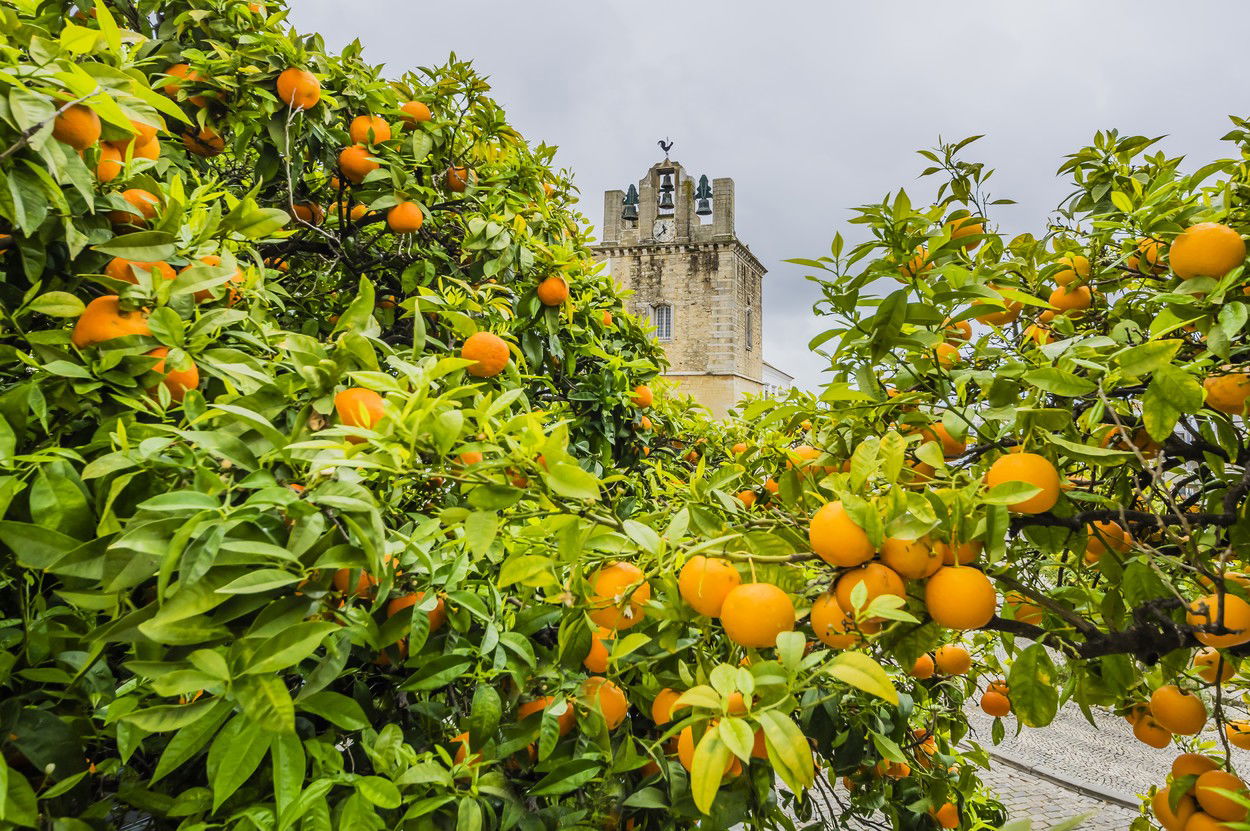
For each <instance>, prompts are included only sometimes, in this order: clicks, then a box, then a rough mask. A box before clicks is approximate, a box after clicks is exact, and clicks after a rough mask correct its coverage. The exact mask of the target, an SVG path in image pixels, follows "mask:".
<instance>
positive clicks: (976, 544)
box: [933, 540, 984, 566]
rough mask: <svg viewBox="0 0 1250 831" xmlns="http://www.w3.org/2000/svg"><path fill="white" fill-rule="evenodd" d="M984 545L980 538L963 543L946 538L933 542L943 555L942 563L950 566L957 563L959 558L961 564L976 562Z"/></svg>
mask: <svg viewBox="0 0 1250 831" xmlns="http://www.w3.org/2000/svg"><path fill="white" fill-rule="evenodd" d="M983 547H984V546H983V544H982V543H981V542H980V541H979V540H973V541H972V542H961V543H949V542H946V541H945V540H939V541H938V542H935V543H934V544H933V548H934V550H935V551H937V552H938V553H939V554H941V555H942V563H943V564H944V565H948V566H953V565H955V562H956V561H957V560H958V562H959V564H960V565H961V566H962V565H967V564H968V563H975V562H976V561H977V558H978V557H980V556H981V549H982V548H983Z"/></svg>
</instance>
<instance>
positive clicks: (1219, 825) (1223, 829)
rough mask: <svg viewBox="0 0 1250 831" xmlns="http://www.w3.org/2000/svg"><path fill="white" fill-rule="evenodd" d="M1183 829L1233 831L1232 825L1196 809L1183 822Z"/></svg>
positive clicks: (1187, 830) (1190, 830)
mask: <svg viewBox="0 0 1250 831" xmlns="http://www.w3.org/2000/svg"><path fill="white" fill-rule="evenodd" d="M1185 831H1233V827H1232V826H1231V825H1229V824H1228V823H1226V822H1220V821H1219V820H1218V819H1216V818H1215V817H1213V816H1211V815H1210V814H1208V813H1206V812H1205V811H1198V812H1196V813H1195V814H1194V815H1193V816H1192V817H1190V818H1189V821H1188V822H1186V823H1185Z"/></svg>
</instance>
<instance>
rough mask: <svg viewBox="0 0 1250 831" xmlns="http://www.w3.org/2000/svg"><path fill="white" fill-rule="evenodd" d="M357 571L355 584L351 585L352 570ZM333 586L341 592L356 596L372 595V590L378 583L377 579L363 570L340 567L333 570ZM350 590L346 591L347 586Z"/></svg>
mask: <svg viewBox="0 0 1250 831" xmlns="http://www.w3.org/2000/svg"><path fill="white" fill-rule="evenodd" d="M353 571H355V572H356V573H357V575H358V576H357V577H356V585H355V586H352V572H353ZM333 582H334V588H336V589H338V591H339V592H340V593H342V594H353V595H355V596H356V597H373V590H374V588H376V587H377V585H378V579H377V578H376V577H374V576H373V575H371V574H369V573H368V572H366V571H363V570H357V569H351V568H340V569H338V570H337V571H335V572H334V580H333ZM349 587H350V588H351V591H350V592H349V591H348V588H349Z"/></svg>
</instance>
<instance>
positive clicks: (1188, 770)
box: [1172, 753, 1220, 779]
mask: <svg viewBox="0 0 1250 831" xmlns="http://www.w3.org/2000/svg"><path fill="white" fill-rule="evenodd" d="M1219 766H1220V765H1219V763H1218V762H1216V761H1215V760H1214V759H1212V758H1211V757H1210V756H1203V755H1202V754H1201V753H1182V754H1181V755H1179V756H1177V757H1176V758H1175V759H1173V760H1172V778H1173V779H1178V778H1180V777H1182V776H1201V775H1202V774H1204V773H1206V772H1207V771H1209V770H1217V769H1218V768H1219Z"/></svg>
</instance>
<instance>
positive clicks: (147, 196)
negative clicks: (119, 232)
mask: <svg viewBox="0 0 1250 831" xmlns="http://www.w3.org/2000/svg"><path fill="white" fill-rule="evenodd" d="M122 199H125V200H126V201H127V202H129V203H130V205H131V207H133V208H134V209H135V210H134V211H109V222H112V223H113V224H114V225H146V224H147V221H148V220H149V219H152V218H154V217H155V216H156V208H157V206H158V205H160V200H159V199H157V198H156V196H155V194H152V193H149V192H148V191H146V190H143V189H142V188H130V189H129V190H124V191H122Z"/></svg>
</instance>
